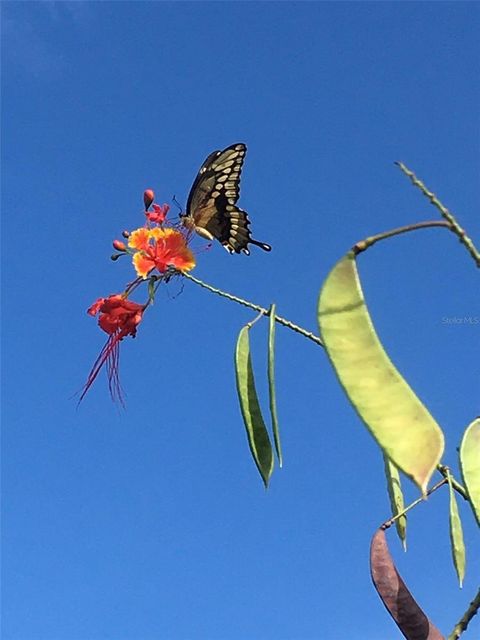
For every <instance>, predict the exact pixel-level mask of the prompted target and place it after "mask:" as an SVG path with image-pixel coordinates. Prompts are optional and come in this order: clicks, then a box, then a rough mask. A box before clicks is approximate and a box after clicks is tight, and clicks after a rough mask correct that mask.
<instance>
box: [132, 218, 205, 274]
mask: <svg viewBox="0 0 480 640" xmlns="http://www.w3.org/2000/svg"><path fill="white" fill-rule="evenodd" d="M128 246H129V247H130V248H131V249H136V253H135V255H134V256H133V266H134V267H135V270H136V272H137V275H139V276H141V277H142V278H146V277H147V275H148V274H149V273H150V271H152V269H158V271H159V272H160V273H165V272H166V270H167V269H168V267H169V266H172V267H175V269H178V270H179V271H190V269H193V267H194V266H195V258H194V257H193V253H192V252H191V251H190V249H189V248H188V247H187V243H186V240H185V236H184V235H183V233H181V232H180V231H177V230H176V229H170V228H168V229H161V228H160V227H155V228H154V229H147V228H146V227H141V228H140V229H137V230H136V231H132V233H131V234H130V237H129V238H128Z"/></svg>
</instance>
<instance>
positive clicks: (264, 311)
mask: <svg viewBox="0 0 480 640" xmlns="http://www.w3.org/2000/svg"><path fill="white" fill-rule="evenodd" d="M182 275H183V277H184V278H187V280H191V281H192V282H194V283H195V284H198V286H199V287H203V288H204V289H208V291H211V292H212V293H215V294H216V295H218V296H222V297H223V298H227V300H231V301H232V302H236V303H237V304H241V305H243V306H244V307H248V308H249V309H253V310H254V311H258V312H259V313H261V314H262V315H264V316H269V315H270V309H265V308H264V307H260V306H259V305H258V304H254V303H253V302H248V300H244V299H243V298H239V297H238V296H233V295H232V294H231V293H227V292H226V291H222V290H221V289H217V288H216V287H212V286H211V285H210V284H207V283H206V282H203V281H202V280H199V279H198V278H195V277H194V276H192V275H190V274H189V273H182ZM275 322H278V324H281V325H283V326H284V327H287V328H288V329H291V330H292V331H295V332H296V333H299V334H301V335H302V336H304V337H305V338H308V339H309V340H311V341H312V342H315V344H318V345H319V346H320V347H323V346H324V345H323V342H322V340H321V339H320V338H319V337H318V336H316V335H315V334H314V333H312V332H311V331H307V330H306V329H303V328H302V327H299V326H298V325H297V324H294V323H293V322H290V320H287V319H286V318H282V317H281V316H277V315H275Z"/></svg>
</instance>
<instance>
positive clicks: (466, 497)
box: [437, 464, 470, 501]
mask: <svg viewBox="0 0 480 640" xmlns="http://www.w3.org/2000/svg"><path fill="white" fill-rule="evenodd" d="M437 470H438V471H439V472H440V473H441V474H442V476H443V477H444V478H447V476H449V477H450V484H451V485H452V487H453V488H454V489H455V491H456V492H457V493H459V494H460V495H461V496H462V498H463V499H464V500H467V501H470V498H469V495H468V493H467V491H466V489H465V488H464V487H463V486H462V485H461V484H460V483H459V482H457V481H456V480H455V478H454V477H453V475H452V472H451V471H450V469H449V467H447V466H445V465H444V464H437Z"/></svg>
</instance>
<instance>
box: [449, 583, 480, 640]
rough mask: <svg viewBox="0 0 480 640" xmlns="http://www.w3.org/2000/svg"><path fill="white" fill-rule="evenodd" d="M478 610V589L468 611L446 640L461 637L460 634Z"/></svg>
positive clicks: (479, 606)
mask: <svg viewBox="0 0 480 640" xmlns="http://www.w3.org/2000/svg"><path fill="white" fill-rule="evenodd" d="M479 609H480V589H479V590H478V593H477V595H476V596H475V598H474V599H473V600H472V601H471V603H470V605H469V607H468V609H467V610H466V611H465V613H464V614H463V616H462V617H461V618H460V620H459V621H458V622H457V624H456V625H455V626H454V628H453V631H452V633H451V634H450V635H449V636H448V638H447V640H458V638H459V637H460V636H461V635H462V633H463V632H464V631H465V630H466V629H467V627H468V624H469V622H470V620H471V619H472V618H473V616H475V615H477V613H478V610H479Z"/></svg>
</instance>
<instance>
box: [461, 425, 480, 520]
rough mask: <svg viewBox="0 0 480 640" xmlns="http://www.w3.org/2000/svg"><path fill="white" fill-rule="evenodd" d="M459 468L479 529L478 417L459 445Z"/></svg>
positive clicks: (479, 429)
mask: <svg viewBox="0 0 480 640" xmlns="http://www.w3.org/2000/svg"><path fill="white" fill-rule="evenodd" d="M460 466H461V469H462V477H463V482H464V484H465V486H466V488H467V491H468V496H469V498H470V504H471V506H472V509H473V513H474V514H475V517H476V519H477V522H478V526H479V527H480V417H478V418H475V420H474V421H473V422H472V423H471V424H470V425H469V426H468V427H467V429H466V430H465V433H464V436H463V439H462V444H461V445H460Z"/></svg>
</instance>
